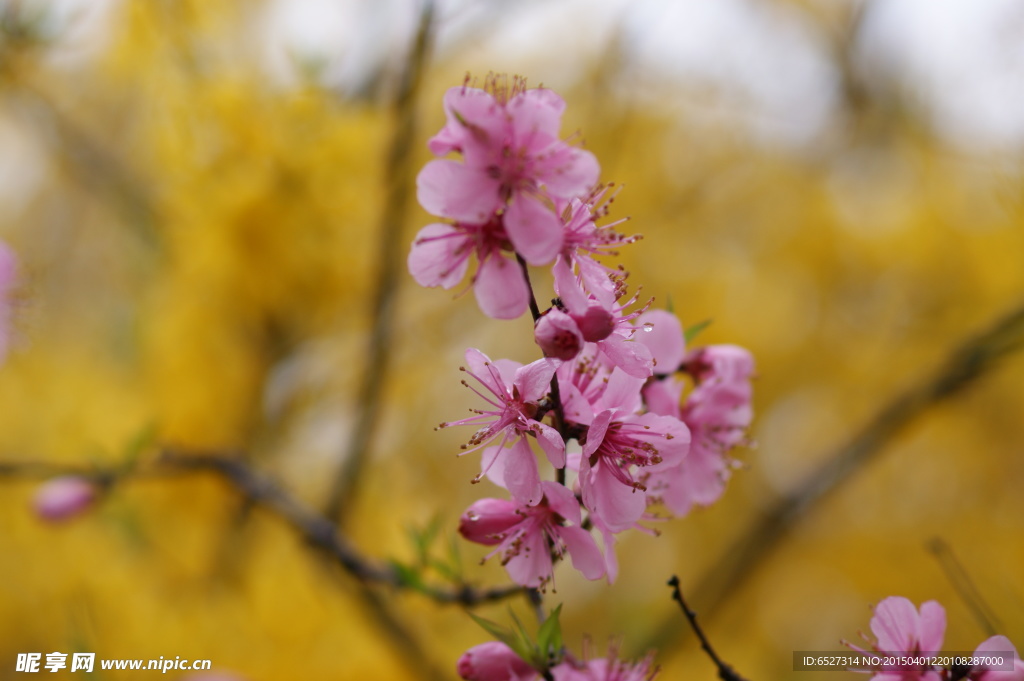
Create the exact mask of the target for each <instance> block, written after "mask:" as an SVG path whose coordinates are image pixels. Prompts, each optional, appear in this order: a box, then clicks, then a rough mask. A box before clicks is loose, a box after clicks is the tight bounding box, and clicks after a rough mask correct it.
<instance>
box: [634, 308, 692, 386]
mask: <svg viewBox="0 0 1024 681" xmlns="http://www.w3.org/2000/svg"><path fill="white" fill-rule="evenodd" d="M648 324H649V325H650V326H647V325H648ZM636 327H637V328H638V329H640V331H639V332H637V334H636V335H635V336H634V338H635V339H636V340H637V341H639V342H640V343H643V344H644V345H646V346H647V347H648V349H649V350H650V351H651V356H652V357H654V363H655V364H654V365H655V372H656V373H659V374H671V373H673V372H675V371H676V370H677V369H678V368H679V365H680V364H682V363H683V356H684V355H685V354H686V341H685V339H684V337H683V325H682V324H680V323H679V319H678V318H677V317H676V316H675V315H674V314H672V313H671V312H666V311H665V310H648V311H647V312H645V313H643V314H642V315H640V316H639V317H638V318H637V320H636Z"/></svg>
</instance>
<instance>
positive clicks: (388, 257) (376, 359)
mask: <svg viewBox="0 0 1024 681" xmlns="http://www.w3.org/2000/svg"><path fill="white" fill-rule="evenodd" d="M433 18H434V3H433V2H432V0H426V1H425V2H424V3H423V8H422V11H421V13H420V22H419V29H418V31H417V33H416V39H415V42H414V44H413V47H412V51H411V52H410V54H409V58H408V59H407V60H406V68H405V71H404V72H403V74H402V78H401V82H400V83H399V86H398V91H397V92H396V94H395V99H394V103H393V109H394V115H395V119H396V120H395V131H394V137H393V138H392V140H391V148H390V150H389V151H388V156H387V167H386V169H385V176H386V180H385V182H386V185H387V196H386V197H385V201H384V211H383V214H382V215H381V224H380V226H379V227H378V235H379V241H378V244H377V267H376V274H377V279H376V281H375V282H374V294H373V307H372V319H373V327H372V330H371V331H370V336H369V338H368V344H367V348H366V352H365V355H364V362H363V375H362V378H361V380H360V384H359V389H358V392H357V395H356V407H355V409H356V414H355V419H354V422H355V426H354V428H353V431H352V437H351V438H350V439H349V441H348V445H347V447H346V450H345V452H344V459H342V463H341V467H340V468H339V470H338V473H337V477H336V478H335V480H334V485H333V487H332V488H331V492H330V495H329V497H328V500H327V505H326V507H325V512H326V514H327V516H328V517H329V518H336V519H338V521H339V522H341V523H344V518H345V514H346V513H347V512H348V510H349V509H350V508H351V507H352V504H353V501H354V499H355V495H356V491H357V490H358V487H359V481H360V477H361V475H362V470H363V466H364V465H365V463H366V460H367V459H368V458H369V453H370V440H371V439H372V437H373V433H374V430H375V429H376V425H377V421H378V419H379V417H380V412H381V407H382V399H381V397H382V392H383V389H384V384H385V380H386V376H387V372H388V368H389V365H390V363H391V362H390V360H391V343H392V338H393V336H394V316H395V302H396V298H397V295H396V294H397V292H398V278H399V275H400V272H401V261H402V258H401V255H402V252H403V250H404V248H405V245H404V244H403V243H402V238H401V237H402V225H403V223H404V222H405V217H406V215H407V213H408V206H409V196H410V194H411V193H412V174H411V167H410V166H411V159H412V155H413V139H414V138H415V135H416V96H417V94H418V92H419V87H420V82H421V81H422V77H423V69H424V66H425V65H426V61H427V52H428V50H429V47H430V41H431V36H432V32H433Z"/></svg>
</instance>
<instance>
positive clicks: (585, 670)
mask: <svg viewBox="0 0 1024 681" xmlns="http://www.w3.org/2000/svg"><path fill="white" fill-rule="evenodd" d="M551 675H552V676H554V678H555V681H652V680H653V679H654V677H656V676H657V675H658V668H657V667H655V666H654V661H653V656H652V655H648V656H647V657H644V658H642V659H640V660H638V661H636V662H624V661H622V660H619V659H616V658H615V657H614V656H610V657H608V658H599V659H596V660H589V661H587V662H583V663H579V664H573V663H570V662H563V663H562V664H560V665H558V666H557V667H554V668H553V669H552V670H551Z"/></svg>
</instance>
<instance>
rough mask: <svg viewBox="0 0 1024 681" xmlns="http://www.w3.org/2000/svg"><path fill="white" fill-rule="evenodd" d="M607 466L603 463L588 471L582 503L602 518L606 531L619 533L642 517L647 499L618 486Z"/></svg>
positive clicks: (623, 486) (622, 485)
mask: <svg viewBox="0 0 1024 681" xmlns="http://www.w3.org/2000/svg"><path fill="white" fill-rule="evenodd" d="M608 466H609V464H608V462H607V461H604V460H602V461H600V462H599V463H598V465H597V466H596V467H595V468H594V469H593V470H592V471H591V474H590V484H588V485H585V486H583V490H582V491H583V503H584V504H585V505H586V507H587V508H588V509H589V510H590V512H591V513H594V514H595V515H598V516H600V517H601V520H602V522H604V524H605V525H607V526H608V529H609V531H611V532H622V531H624V530H628V529H629V528H631V527H633V526H634V525H635V524H636V522H637V521H638V520H640V518H641V517H642V516H643V514H644V511H645V510H646V509H647V497H646V495H645V494H643V493H642V492H638V491H637V490H636V489H634V488H632V487H630V486H628V485H625V484H623V483H622V482H620V481H619V480H618V478H616V477H615V476H614V475H613V474H612V473H611V471H610V470H608Z"/></svg>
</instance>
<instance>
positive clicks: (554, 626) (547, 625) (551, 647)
mask: <svg viewBox="0 0 1024 681" xmlns="http://www.w3.org/2000/svg"><path fill="white" fill-rule="evenodd" d="M561 613H562V604H561V603H559V604H558V607H557V608H555V609H554V610H552V611H551V614H550V615H548V616H547V619H545V620H544V622H543V623H542V624H541V625H540V629H538V630H537V647H538V648H539V649H540V652H541V653H543V654H544V655H545V657H550V656H552V655H557V654H558V651H560V650H561V649H562V625H561V623H560V622H559V621H558V616H559V615H560V614H561Z"/></svg>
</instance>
